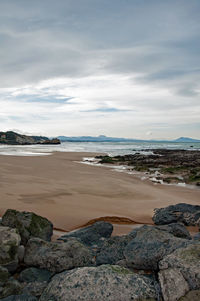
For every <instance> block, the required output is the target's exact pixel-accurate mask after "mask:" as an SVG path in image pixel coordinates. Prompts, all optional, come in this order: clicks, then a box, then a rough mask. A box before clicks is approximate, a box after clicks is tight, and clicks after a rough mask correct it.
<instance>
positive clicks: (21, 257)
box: [18, 245, 25, 262]
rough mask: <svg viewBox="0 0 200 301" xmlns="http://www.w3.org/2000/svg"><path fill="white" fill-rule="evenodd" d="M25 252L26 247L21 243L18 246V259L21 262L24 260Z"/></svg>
mask: <svg viewBox="0 0 200 301" xmlns="http://www.w3.org/2000/svg"><path fill="white" fill-rule="evenodd" d="M24 253H25V248H24V246H23V245H20V246H19V248H18V259H19V261H20V262H22V261H23V260H24Z"/></svg>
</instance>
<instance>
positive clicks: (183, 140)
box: [174, 137, 200, 143]
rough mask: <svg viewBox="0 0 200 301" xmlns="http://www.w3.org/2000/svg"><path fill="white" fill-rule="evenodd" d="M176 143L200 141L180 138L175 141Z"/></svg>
mask: <svg viewBox="0 0 200 301" xmlns="http://www.w3.org/2000/svg"><path fill="white" fill-rule="evenodd" d="M174 142H189V143H190V142H191V143H192V142H200V140H198V139H192V138H188V137H180V138H178V139H176V140H174Z"/></svg>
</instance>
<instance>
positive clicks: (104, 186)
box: [0, 152, 200, 234]
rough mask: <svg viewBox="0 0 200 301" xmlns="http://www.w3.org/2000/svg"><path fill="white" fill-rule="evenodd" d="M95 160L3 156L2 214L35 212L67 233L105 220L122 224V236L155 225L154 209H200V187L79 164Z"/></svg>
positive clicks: (117, 231)
mask: <svg viewBox="0 0 200 301" xmlns="http://www.w3.org/2000/svg"><path fill="white" fill-rule="evenodd" d="M95 155H97V154H94V153H78V152H77V153H76V152H73V153H70V152H69V153H68V152H67V153H64V152H63V153H62V152H57V153H53V154H52V155H51V156H35V157H19V156H0V166H1V167H0V215H2V214H3V213H4V212H5V211H6V209H8V208H12V209H17V210H23V211H33V212H35V213H37V214H39V215H42V216H45V217H47V218H48V219H50V220H51V221H52V222H53V224H54V227H55V228H57V229H62V230H65V231H71V230H74V229H77V228H79V227H81V226H83V225H85V224H87V223H88V222H90V221H91V220H93V219H96V218H97V219H98V218H101V217H107V219H108V220H109V219H110V220H113V223H114V224H115V223H116V224H118V226H116V227H115V234H122V233H125V232H128V231H129V230H130V229H131V228H132V227H134V226H137V224H152V215H153V209H154V208H160V207H166V206H168V205H172V204H177V203H184V202H185V203H189V204H194V205H196V204H197V205H200V190H199V188H197V189H189V188H184V187H178V186H167V185H160V184H153V183H152V182H150V181H148V180H146V181H142V180H140V179H138V178H137V177H135V176H134V175H129V174H126V173H119V172H116V171H114V170H112V169H111V168H107V167H103V166H101V167H99V166H90V165H87V164H81V163H80V161H81V160H82V158H83V157H90V156H91V157H93V156H95ZM121 218H125V219H129V220H130V223H129V222H127V223H126V222H123V219H121ZM120 224H121V225H120ZM119 225H120V226H119Z"/></svg>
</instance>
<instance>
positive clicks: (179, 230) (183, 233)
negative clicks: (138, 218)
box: [156, 223, 192, 239]
mask: <svg viewBox="0 0 200 301" xmlns="http://www.w3.org/2000/svg"><path fill="white" fill-rule="evenodd" d="M156 228H157V229H160V230H163V231H166V232H168V233H171V234H172V235H174V236H176V237H180V238H185V239H192V237H191V235H190V233H189V231H188V230H187V228H186V227H185V226H184V225H183V224H181V223H172V224H168V225H161V226H157V227H156Z"/></svg>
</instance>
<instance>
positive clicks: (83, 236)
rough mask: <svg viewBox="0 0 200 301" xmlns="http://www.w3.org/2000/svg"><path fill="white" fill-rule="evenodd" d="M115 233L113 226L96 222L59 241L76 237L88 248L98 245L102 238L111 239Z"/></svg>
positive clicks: (68, 234) (66, 235) (64, 236)
mask: <svg viewBox="0 0 200 301" xmlns="http://www.w3.org/2000/svg"><path fill="white" fill-rule="evenodd" d="M112 231H113V225H112V224H110V223H107V222H104V221H100V222H96V223H94V224H93V225H91V226H88V227H85V228H82V229H79V230H76V231H73V232H70V233H67V234H65V235H63V236H61V237H60V238H59V239H58V240H63V241H65V242H66V241H68V239H69V238H71V237H75V238H77V239H79V240H80V241H81V242H82V243H83V244H85V245H87V246H92V245H96V244H97V245H98V243H99V240H100V239H101V238H103V237H104V238H109V237H110V236H111V234H112Z"/></svg>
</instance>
